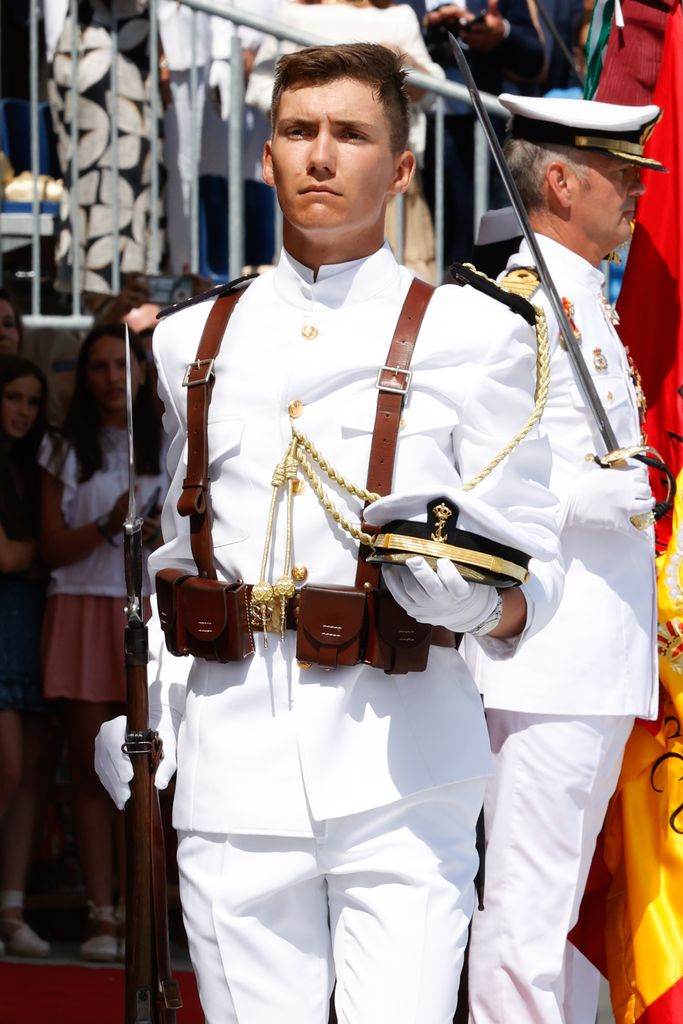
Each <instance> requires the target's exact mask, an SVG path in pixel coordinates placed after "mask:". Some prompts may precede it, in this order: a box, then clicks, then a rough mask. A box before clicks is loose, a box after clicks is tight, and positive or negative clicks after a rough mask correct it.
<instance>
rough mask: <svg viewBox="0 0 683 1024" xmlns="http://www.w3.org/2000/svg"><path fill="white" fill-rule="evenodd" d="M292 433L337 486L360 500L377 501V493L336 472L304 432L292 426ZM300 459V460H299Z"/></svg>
mask: <svg viewBox="0 0 683 1024" xmlns="http://www.w3.org/2000/svg"><path fill="white" fill-rule="evenodd" d="M292 435H293V436H294V437H295V438H296V440H297V441H298V442H299V445H300V446H301V447H302V448H305V450H306V451H307V452H308V454H309V455H310V456H311V458H312V459H313V461H314V462H317V463H318V465H319V466H320V468H321V469H322V471H323V473H325V475H326V476H328V477H329V478H330V480H332V482H333V483H335V484H339V486H340V487H341V488H342V489H343V490H345V491H348V493H349V494H353V496H354V497H355V498H360V499H361V501H367V502H370V503H372V502H373V501H377V499H378V498H379V497H380V496H379V494H375V492H374V491H366V490H365V488H364V487H356V485H355V484H353V483H351V481H350V480H347V479H346V477H345V476H342V475H341V473H338V472H337V470H336V469H335V468H334V466H332V465H331V463H330V462H328V460H327V459H326V458H325V456H324V455H322V454H321V453H320V452H319V451H318V449H317V448H316V447H315V445H314V444H313V442H312V441H311V439H310V438H308V437H306V435H305V434H302V433H300V432H299V431H298V430H297V429H296V428H295V427H294V426H292ZM299 461H301V460H299Z"/></svg>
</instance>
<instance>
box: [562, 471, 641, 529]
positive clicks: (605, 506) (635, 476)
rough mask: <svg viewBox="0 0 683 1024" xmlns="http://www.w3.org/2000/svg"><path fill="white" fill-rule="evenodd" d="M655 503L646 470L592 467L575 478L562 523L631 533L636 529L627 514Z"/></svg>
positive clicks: (637, 513) (630, 514)
mask: <svg viewBox="0 0 683 1024" xmlns="http://www.w3.org/2000/svg"><path fill="white" fill-rule="evenodd" d="M654 503H655V500H654V498H653V497H652V491H651V490H650V484H649V481H648V478H647V472H646V471H645V470H644V469H643V468H642V467H640V466H627V467H626V468H625V469H600V467H599V466H595V467H591V469H589V470H587V471H586V472H583V473H581V475H580V476H578V477H577V478H576V480H575V481H574V488H573V491H572V493H571V495H570V498H569V504H568V507H567V516H566V519H565V526H588V527H591V528H593V529H602V530H622V531H624V532H626V533H630V532H631V530H635V529H636V527H635V526H634V525H633V523H632V522H631V518H630V517H631V516H637V515H642V514H643V513H644V512H650V511H651V510H652V509H653V507H654Z"/></svg>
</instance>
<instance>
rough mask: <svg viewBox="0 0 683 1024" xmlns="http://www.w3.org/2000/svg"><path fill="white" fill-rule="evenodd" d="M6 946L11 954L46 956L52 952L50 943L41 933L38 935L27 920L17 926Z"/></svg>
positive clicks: (8, 938) (6, 941)
mask: <svg viewBox="0 0 683 1024" xmlns="http://www.w3.org/2000/svg"><path fill="white" fill-rule="evenodd" d="M5 924H7V921H5ZM5 947H6V951H7V953H8V954H9V955H10V956H29V957H45V956H49V955H50V953H51V952H52V950H51V949H50V943H49V942H46V941H45V939H41V937H40V935H36V933H35V932H34V930H33V928H31V926H30V925H29V924H26V922H25V921H22V922H21V923H20V924H19V927H18V928H15V930H14V931H13V932H12V934H11V935H9V936H8V937H7V939H6V940H5Z"/></svg>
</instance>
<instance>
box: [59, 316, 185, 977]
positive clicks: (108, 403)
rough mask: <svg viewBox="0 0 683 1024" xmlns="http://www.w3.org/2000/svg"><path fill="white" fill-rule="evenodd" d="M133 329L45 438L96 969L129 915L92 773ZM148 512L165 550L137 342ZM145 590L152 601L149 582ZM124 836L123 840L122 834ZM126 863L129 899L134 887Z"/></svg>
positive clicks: (117, 547) (108, 348) (104, 685)
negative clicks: (118, 907)
mask: <svg viewBox="0 0 683 1024" xmlns="http://www.w3.org/2000/svg"><path fill="white" fill-rule="evenodd" d="M124 337H125V328H124V327H123V326H122V325H121V324H104V325H101V326H99V327H96V328H95V329H93V330H92V331H91V332H90V334H89V335H88V336H87V338H86V339H85V341H84V343H83V347H82V349H81V352H80V354H79V358H78V365H77V368H76V387H75V391H74V396H73V400H72V403H71V406H70V409H69V412H68V414H67V417H66V420H65V423H64V428H63V431H62V432H61V433H60V434H59V435H55V436H54V437H52V438H49V439H46V441H45V443H44V444H43V447H42V449H41V452H40V463H41V465H42V466H43V468H44V470H45V472H44V473H43V495H42V520H41V546H42V551H43V556H44V559H45V562H46V563H47V565H48V566H49V567H50V569H51V570H52V578H51V582H50V588H49V591H48V604H47V610H46V615H45V624H44V631H43V665H44V679H45V695H46V697H48V698H51V699H59V700H60V712H61V718H62V723H63V727H64V731H65V734H66V741H67V745H68V751H69V766H70V771H71V775H72V781H73V788H74V821H75V831H76V839H77V842H78V846H79V850H80V858H81V866H82V869H83V877H84V884H85V890H86V895H87V898H88V902H89V908H90V934H89V936H88V938H87V939H86V940H85V941H84V942H83V944H82V945H81V956H82V957H83V959H86V960H114V959H116V957H117V955H118V952H119V947H118V943H117V935H118V931H117V929H118V926H119V925H120V924H121V917H122V912H121V911H120V912H119V913H118V914H116V913H115V911H114V901H113V894H114V870H113V855H112V851H113V847H114V846H115V840H118V842H119V847H118V848H119V851H120V852H122V850H121V844H120V840H121V838H122V837H121V835H120V821H118V822H117V823H115V821H114V816H113V814H112V811H111V806H110V804H109V801H108V799H107V795H106V793H105V792H104V790H103V789H102V788H101V786H100V784H99V782H98V780H97V777H96V775H95V773H94V769H93V744H94V739H95V735H96V733H97V730H98V729H99V727H100V725H101V724H102V722H104V721H105V720H106V719H107V718H109V717H110V716H111V715H112V713H114V714H116V713H120V712H121V709H122V707H123V702H124V700H125V674H124V668H123V629H124V616H123V614H122V608H123V601H124V599H125V594H126V587H125V580H124V572H123V552H122V541H121V529H122V524H123V521H124V519H125V516H126V513H127V508H128V491H127V487H128V437H127V431H126V382H125V350H124ZM131 348H132V356H133V358H132V378H133V394H134V407H133V416H134V424H135V449H136V479H137V486H138V490H137V493H136V502H137V508H138V510H141V512H142V514H143V515H144V517H145V521H144V526H143V540H144V541H145V543H146V545H147V546H148V548H149V547H151V546H153V545H155V544H156V543H157V542H158V540H157V539H158V537H159V510H160V506H161V502H162V500H163V492H164V491H165V486H166V478H165V475H164V474H163V473H162V471H161V466H160V446H161V423H160V421H159V418H158V416H157V415H156V411H155V408H154V404H153V400H152V395H151V391H150V381H149V377H148V374H147V361H146V358H145V351H144V348H143V347H142V346H141V345H140V343H139V342H138V341H137V340H136V339H133V338H132V339H131ZM144 592H145V593H146V594H147V593H149V579H148V578H147V576H146V574H145V581H144ZM117 832H118V835H117V834H116V833H117ZM121 861H122V857H121V856H119V865H118V867H119V877H118V881H119V892H122V889H123V878H122V864H121Z"/></svg>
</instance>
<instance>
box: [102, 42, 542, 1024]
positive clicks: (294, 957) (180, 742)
mask: <svg viewBox="0 0 683 1024" xmlns="http://www.w3.org/2000/svg"><path fill="white" fill-rule="evenodd" d="M407 130H408V108H407V99H406V95H405V91H404V88H403V72H402V71H401V70H400V58H398V57H397V56H396V55H395V54H394V53H393V52H392V51H390V50H388V49H387V48H385V47H382V46H376V45H372V44H355V45H351V46H341V47H321V48H319V49H316V50H308V51H303V52H301V53H297V54H293V55H290V56H287V57H285V58H283V60H282V62H281V63H280V66H279V71H278V78H277V82H276V89H275V94H274V106H273V137H272V140H271V141H270V142H269V143H268V145H267V146H266V149H265V154H264V178H265V180H266V182H268V183H269V184H272V185H274V186H275V188H276V190H277V194H278V200H279V203H280V206H281V208H282V212H283V217H284V251H283V252H282V255H281V258H280V261H279V263H278V266H277V267H276V269H275V270H274V271H272V272H269V273H266V274H263V275H262V276H261V277H260V278H258V279H257V280H256V281H255V282H254V283H253V284H251V286H250V287H249V288H248V289H247V290H246V292H244V293H243V295H242V297H241V298H240V300H239V302H238V303H237V306H236V307H235V312H234V314H233V317H232V320H231V321H230V324H229V327H228V329H227V331H226V334H225V337H224V339H223V343H222V347H221V351H220V354H219V357H218V360H217V364H216V368H215V385H214V390H213V398H212V401H211V407H210V411H209V429H208V434H209V459H210V476H211V480H212V484H211V504H212V508H213V518H214V525H213V545H214V551H215V559H216V563H217V567H218V571H219V576H220V577H221V578H225V579H236V578H238V577H239V578H241V579H243V580H245V581H247V582H248V583H256V582H257V581H258V580H259V577H260V575H261V568H260V567H261V564H262V555H263V550H264V541H265V538H266V535H267V534H268V521H269V508H270V503H271V495H272V478H273V471H274V469H275V467H276V466H277V465H278V463H279V462H280V460H281V459H282V457H283V453H284V452H285V451H286V450H287V447H288V445H289V444H290V442H291V437H292V433H291V431H292V427H293V426H295V427H296V428H297V429H298V430H300V431H301V432H303V433H304V434H305V435H306V436H307V437H309V438H310V439H311V441H312V443H313V444H314V445H315V446H316V447H317V448H318V449H319V451H320V452H321V453H322V455H324V456H325V457H327V459H329V461H330V463H331V464H332V466H333V467H334V468H335V469H336V470H337V471H338V472H339V473H341V474H343V475H344V476H345V477H346V478H347V479H348V480H351V481H353V482H354V483H356V484H360V486H363V485H364V484H365V479H366V474H367V468H368V458H369V453H370V441H371V436H372V431H373V422H374V418H375V407H376V404H377V389H376V387H375V382H376V380H377V371H378V368H379V367H381V366H382V365H383V363H384V362H385V359H386V354H387V351H388V347H389V341H390V339H391V337H392V335H393V333H394V328H395V324H396V321H397V318H398V314H399V312H400V310H401V307H402V304H403V301H404V299H405V297H406V294H407V291H408V288H409V286H410V285H411V281H412V275H411V274H410V273H409V272H408V271H406V270H405V268H403V267H401V266H399V265H398V264H397V263H396V260H395V259H394V257H393V255H392V253H391V251H390V250H389V249H388V247H387V246H386V245H383V237H384V233H383V223H384V210H385V205H386V202H387V197H388V196H389V195H392V194H397V193H400V192H404V191H405V189H406V188H407V187H408V185H409V182H410V179H411V176H412V173H413V169H414V158H413V156H412V154H411V153H410V152H409V151H407V150H406V148H405V146H406V138H407ZM211 306H212V304H211V303H209V302H203V303H199V304H196V305H192V306H190V307H189V308H187V309H185V310H183V311H181V312H178V313H177V314H176V315H173V316H170V317H168V318H167V319H165V320H164V321H163V322H162V324H161V325H160V327H159V329H158V330H157V332H156V335H155V354H156V358H157V362H158V368H159V387H160V391H161V394H162V396H163V400H164V405H165V409H166V413H165V425H166V429H167V430H168V431H169V433H170V436H171V438H172V441H171V448H170V455H169V465H170V470H171V475H172V485H171V491H170V497H169V500H168V502H167V503H166V506H165V508H164V513H163V527H164V539H165V543H164V546H163V547H162V548H161V549H160V550H159V552H158V553H157V554H155V556H154V564H153V565H152V568H151V571H152V572H153V573H154V572H155V571H158V570H160V569H161V568H163V567H167V566H168V567H184V566H185V567H187V571H188V572H190V573H193V572H195V571H196V570H195V568H194V564H193V561H192V556H191V549H190V539H189V534H188V526H187V520H184V519H181V518H180V517H179V516H178V515H177V512H176V502H177V500H178V497H179V494H180V492H181V488H182V481H183V478H184V476H185V472H186V467H185V465H184V462H185V458H186V456H185V454H184V449H185V445H186V418H185V417H186V412H185V410H186V402H187V392H186V391H185V389H184V388H183V387H182V380H183V376H184V374H185V371H186V369H187V366H188V364H189V363H190V362H192V361H193V360H194V358H195V353H196V349H197V343H198V338H199V336H200V334H201V331H202V329H203V327H204V324H205V322H206V319H207V315H208V313H209V311H210V309H211ZM534 364H535V340H534V336H533V331H531V329H530V328H529V327H528V326H527V324H526V323H525V322H524V320H523V319H522V318H521V317H519V316H517V315H516V314H514V313H512V312H511V311H510V309H508V308H506V306H505V305H504V304H503V303H501V302H498V301H494V300H492V299H490V298H487V297H486V296H484V295H482V294H481V293H480V292H479V291H476V290H474V289H473V288H463V289H460V288H457V287H455V286H446V287H442V288H439V289H437V290H436V293H435V295H434V296H433V298H432V300H431V303H430V305H429V308H428V309H427V312H426V315H425V318H424V321H423V325H422V329H421V331H420V334H419V337H418V340H417V345H416V348H415V352H414V356H413V361H412V364H411V368H412V371H413V376H412V380H411V382H410V385H409V387H408V394H407V396H406V403H405V406H404V409H403V414H402V415H403V419H402V422H401V428H400V430H399V442H398V454H397V459H396V463H395V472H394V477H393V486H394V491H395V492H397V493H400V492H402V491H403V492H409V491H414V490H415V489H422V490H429V491H430V492H431V493H433V494H434V495H437V496H438V495H439V494H441V493H442V490H443V489H444V488H446V489H448V488H450V489H451V490H457V489H458V488H460V486H461V483H464V482H465V481H467V480H470V479H471V478H472V477H473V476H475V474H477V473H478V472H479V471H480V470H481V469H482V467H483V466H484V465H485V464H486V463H487V462H488V461H489V460H490V459H491V458H492V457H493V456H494V455H496V454H497V453H498V452H499V451H500V450H501V449H502V448H503V447H504V446H505V445H506V444H507V442H508V441H509V440H510V438H511V437H512V436H513V435H514V434H515V433H516V432H517V431H518V430H519V428H520V426H521V425H522V424H523V423H524V422H525V421H526V420H527V418H528V416H529V414H530V412H531V410H532V408H533V392H534V384H535V372H534ZM549 468H550V464H549V449H548V446H547V442H545V441H544V440H541V439H539V437H538V435H537V434H536V433H535V432H533V431H532V433H531V434H530V435H529V437H528V438H527V439H526V440H525V441H524V442H522V443H521V444H520V445H519V446H518V447H517V448H516V449H515V450H514V451H513V452H512V454H511V455H510V456H509V457H508V458H507V459H506V460H505V462H504V463H503V465H502V466H499V467H498V468H497V469H496V470H495V471H494V472H492V473H491V474H490V475H488V476H487V477H486V479H485V480H484V481H483V482H482V483H480V484H479V485H478V486H477V488H475V490H474V492H473V496H472V501H474V502H475V503H476V501H478V502H479V504H480V507H481V508H483V509H486V510H487V514H488V516H489V518H490V519H491V520H495V519H496V518H498V519H502V518H503V517H505V520H506V522H507V524H508V526H510V524H513V525H512V527H511V528H512V529H514V530H515V531H516V535H517V536H518V538H519V541H520V544H519V546H520V547H522V546H523V545H526V547H524V550H527V551H534V552H537V553H540V555H541V556H542V557H543V558H546V559H550V558H552V557H553V555H554V553H555V552H556V536H555V513H556V503H555V500H554V498H553V497H552V496H551V495H550V493H549V492H548V491H547V490H546V487H545V483H544V482H545V480H546V479H547V477H548V475H549ZM325 486H326V488H327V490H328V492H329V493H330V495H331V498H332V500H333V503H334V504H335V506H336V507H337V508H338V509H339V511H340V512H342V513H344V514H345V515H346V516H348V517H349V518H350V519H352V520H355V522H356V523H358V522H359V520H360V515H361V508H362V503H361V502H360V501H359V500H358V499H357V498H352V497H350V495H349V493H348V491H347V490H344V489H343V488H342V487H341V486H340V485H338V484H335V483H332V482H330V481H328V480H327V479H326V480H325ZM292 493H293V496H292V499H291V506H292V548H293V558H292V563H293V564H292V569H291V574H292V576H293V578H294V579H296V580H297V581H298V583H299V584H300V583H301V582H302V581H303V580H306V581H307V583H309V584H321V583H324V584H336V585H345V586H350V585H353V581H354V578H355V572H356V564H357V557H358V545H357V543H356V542H355V541H352V540H351V539H350V538H349V537H348V536H347V534H346V533H345V532H343V531H342V530H341V529H340V528H339V527H338V526H337V525H336V524H335V523H333V522H332V520H331V518H330V517H329V516H328V515H327V513H326V512H325V511H324V510H323V508H322V507H321V505H320V503H319V501H318V498H317V497H316V495H315V493H314V490H313V488H312V487H311V486H310V484H307V483H306V482H305V481H304V480H303V479H299V481H298V482H297V485H296V487H293V492H292ZM285 520H286V514H285V511H284V509H283V508H282V507H279V512H278V508H276V514H275V516H274V520H273V521H274V528H273V532H272V543H271V546H270V557H269V559H266V560H265V561H266V563H267V564H266V570H267V575H268V579H269V580H273V581H274V580H275V579H276V578H277V577H278V576H280V574H281V573H282V571H283V564H284V563H285V550H286V546H287V540H286V538H287V533H288V531H287V529H286V523H285ZM553 566H554V567H553ZM425 569H426V573H427V575H425V573H424V570H425ZM413 570H414V573H415V579H416V580H417V579H418V578H421V579H422V580H423V584H420V586H424V588H426V589H424V591H423V595H424V600H423V605H424V606H425V607H426V609H427V614H428V615H429V618H428V621H431V622H434V623H436V624H441V625H443V626H445V627H447V628H449V629H452V630H455V629H458V630H463V629H470V630H476V629H479V632H480V633H481V634H482V637H481V642H482V643H485V644H487V645H488V646H489V648H490V649H491V650H492V651H494V652H495V653H496V654H497V655H498V656H501V657H505V656H507V655H508V654H509V653H510V652H511V650H512V649H514V648H515V647H516V646H518V645H519V643H520V642H521V640H522V638H523V637H524V635H529V634H531V633H533V632H534V630H536V629H539V628H541V627H542V625H543V624H544V622H546V621H547V619H548V617H549V616H550V615H551V614H552V611H553V609H554V607H555V606H556V603H557V599H558V593H559V590H560V589H561V574H559V573H558V571H557V567H556V563H550V562H548V563H547V565H541V563H539V571H538V573H537V574H536V575H535V576H534V578H533V579H531V580H530V581H529V583H528V584H527V585H525V586H523V587H520V588H517V589H515V590H514V591H509V590H508V591H506V592H505V593H504V595H503V598H502V600H501V599H500V598H499V595H498V594H497V592H496V590H495V589H494V588H493V587H487V586H479V587H478V586H476V585H474V584H470V583H467V582H465V581H464V580H463V579H462V577H460V576H459V574H458V573H457V571H456V570H455V569H454V568H453V566H452V565H451V563H450V562H444V564H443V565H442V564H441V562H440V563H439V574H438V575H437V573H435V572H433V571H432V570H431V569H429V568H427V567H426V565H425V563H423V562H422V560H421V559H417V560H416V563H414V565H413ZM398 571H399V572H400V573H403V574H404V575H405V578H406V579H407V580H411V579H412V578H413V571H412V570H411V569H402V568H400V567H399V570H398ZM558 576H559V579H558ZM264 639H265V636H264V634H263V633H256V634H255V642H256V650H255V653H254V654H253V655H252V656H251V657H250V658H247V659H246V660H245V661H242V662H238V663H231V664H216V663H211V664H209V663H207V662H205V661H202V660H199V659H196V660H194V661H193V660H192V659H182V658H174V657H172V656H171V655H169V654H168V653H167V651H166V650H165V647H164V640H163V636H162V634H161V630H160V628H159V621H158V619H157V617H156V616H155V617H154V618H153V621H152V624H151V636H150V648H151V650H152V651H153V656H154V657H153V661H152V664H151V665H150V671H149V679H150V705H151V721H152V723H153V725H154V726H155V727H158V729H159V732H160V733H161V735H162V737H163V741H164V750H165V759H164V761H163V762H162V765H161V768H160V771H159V773H158V774H157V778H156V782H157V785H158V786H160V787H163V786H164V785H165V784H166V783H167V781H168V779H169V778H170V777H171V775H172V774H173V771H174V769H175V764H176V758H177V764H178V778H177V786H176V797H175V804H174V826H175V827H176V829H177V830H178V833H179V848H178V862H179V869H180V879H181V883H180V884H181V897H182V903H183V911H184V915H185V922H186V927H187V933H188V938H189V945H190V952H191V956H192V961H193V965H194V968H195V971H196V972H197V977H198V982H199V991H200V996H201V1000H202V1006H203V1009H204V1012H205V1015H206V1020H207V1022H208V1024H234V1022H240V1024H256V1022H262V1021H264V1022H265V1021H278V1022H280V1024H285V1022H286V1024H325V1022H326V1021H327V1013H328V1000H329V996H330V992H331V989H332V984H333V981H334V979H335V976H336V984H337V989H336V1006H337V1015H338V1019H339V1021H340V1022H342V1021H343V1022H346V1024H349V1022H353V1024H382V1022H386V1024H388V1022H390V1021H391V1022H392V1024H446V1022H448V1021H450V1020H451V1019H452V1015H453V1010H454V1005H455V1001H456V993H457V985H458V976H459V972H460V967H461V963H462V956H463V949H464V945H465V940H466V934H467V926H468V921H469V918H470V915H471V912H472V905H473V884H472V882H473V877H474V873H475V871H476V867H477V856H476V852H475V846H474V832H475V823H476V820H477V816H478V813H479V810H480V808H481V803H482V799H483V791H484V780H485V777H486V776H487V774H488V773H489V771H490V754H489V749H488V740H487V736H486V727H485V723H484V717H483V711H482V708H481V700H480V697H479V694H478V692H477V689H476V686H475V685H474V682H473V680H472V678H471V676H470V674H469V672H468V671H467V669H466V667H465V665H464V662H463V660H462V658H461V657H460V655H459V654H458V653H457V651H456V650H455V649H454V647H451V649H447V648H444V647H437V646H433V647H432V648H431V650H430V653H429V662H428V666H427V670H426V671H424V672H415V673H411V674H406V675H396V676H389V675H386V674H385V673H384V672H382V671H381V670H378V669H374V668H370V667H368V666H367V665H364V664H357V665H355V666H349V667H340V668H337V669H336V670H334V671H325V670H324V669H322V668H321V667H319V666H318V665H315V664H313V665H311V664H305V663H300V662H297V660H296V648H295V637H294V634H293V633H292V632H290V631H285V633H284V636H282V637H281V636H280V632H279V630H278V631H277V632H276V633H271V634H270V635H269V636H268V644H267V646H265V643H264ZM122 734H123V721H122V720H121V719H117V720H115V721H114V722H112V723H108V725H107V726H106V727H105V729H104V730H103V731H102V732H101V734H100V737H99V739H98V752H97V756H96V764H97V767H98V772H99V774H100V777H101V778H102V780H103V782H104V783H105V785H106V786H107V788H108V789H109V792H110V793H111V794H112V796H113V798H114V799H115V801H116V802H117V803H118V804H119V806H122V805H123V803H124V802H125V800H126V799H127V796H128V793H129V789H128V780H129V779H130V777H131V771H130V764H129V762H128V760H127V758H125V757H124V756H123V755H122V754H121V749H120V747H121V741H122ZM176 751H177V753H176Z"/></svg>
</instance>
